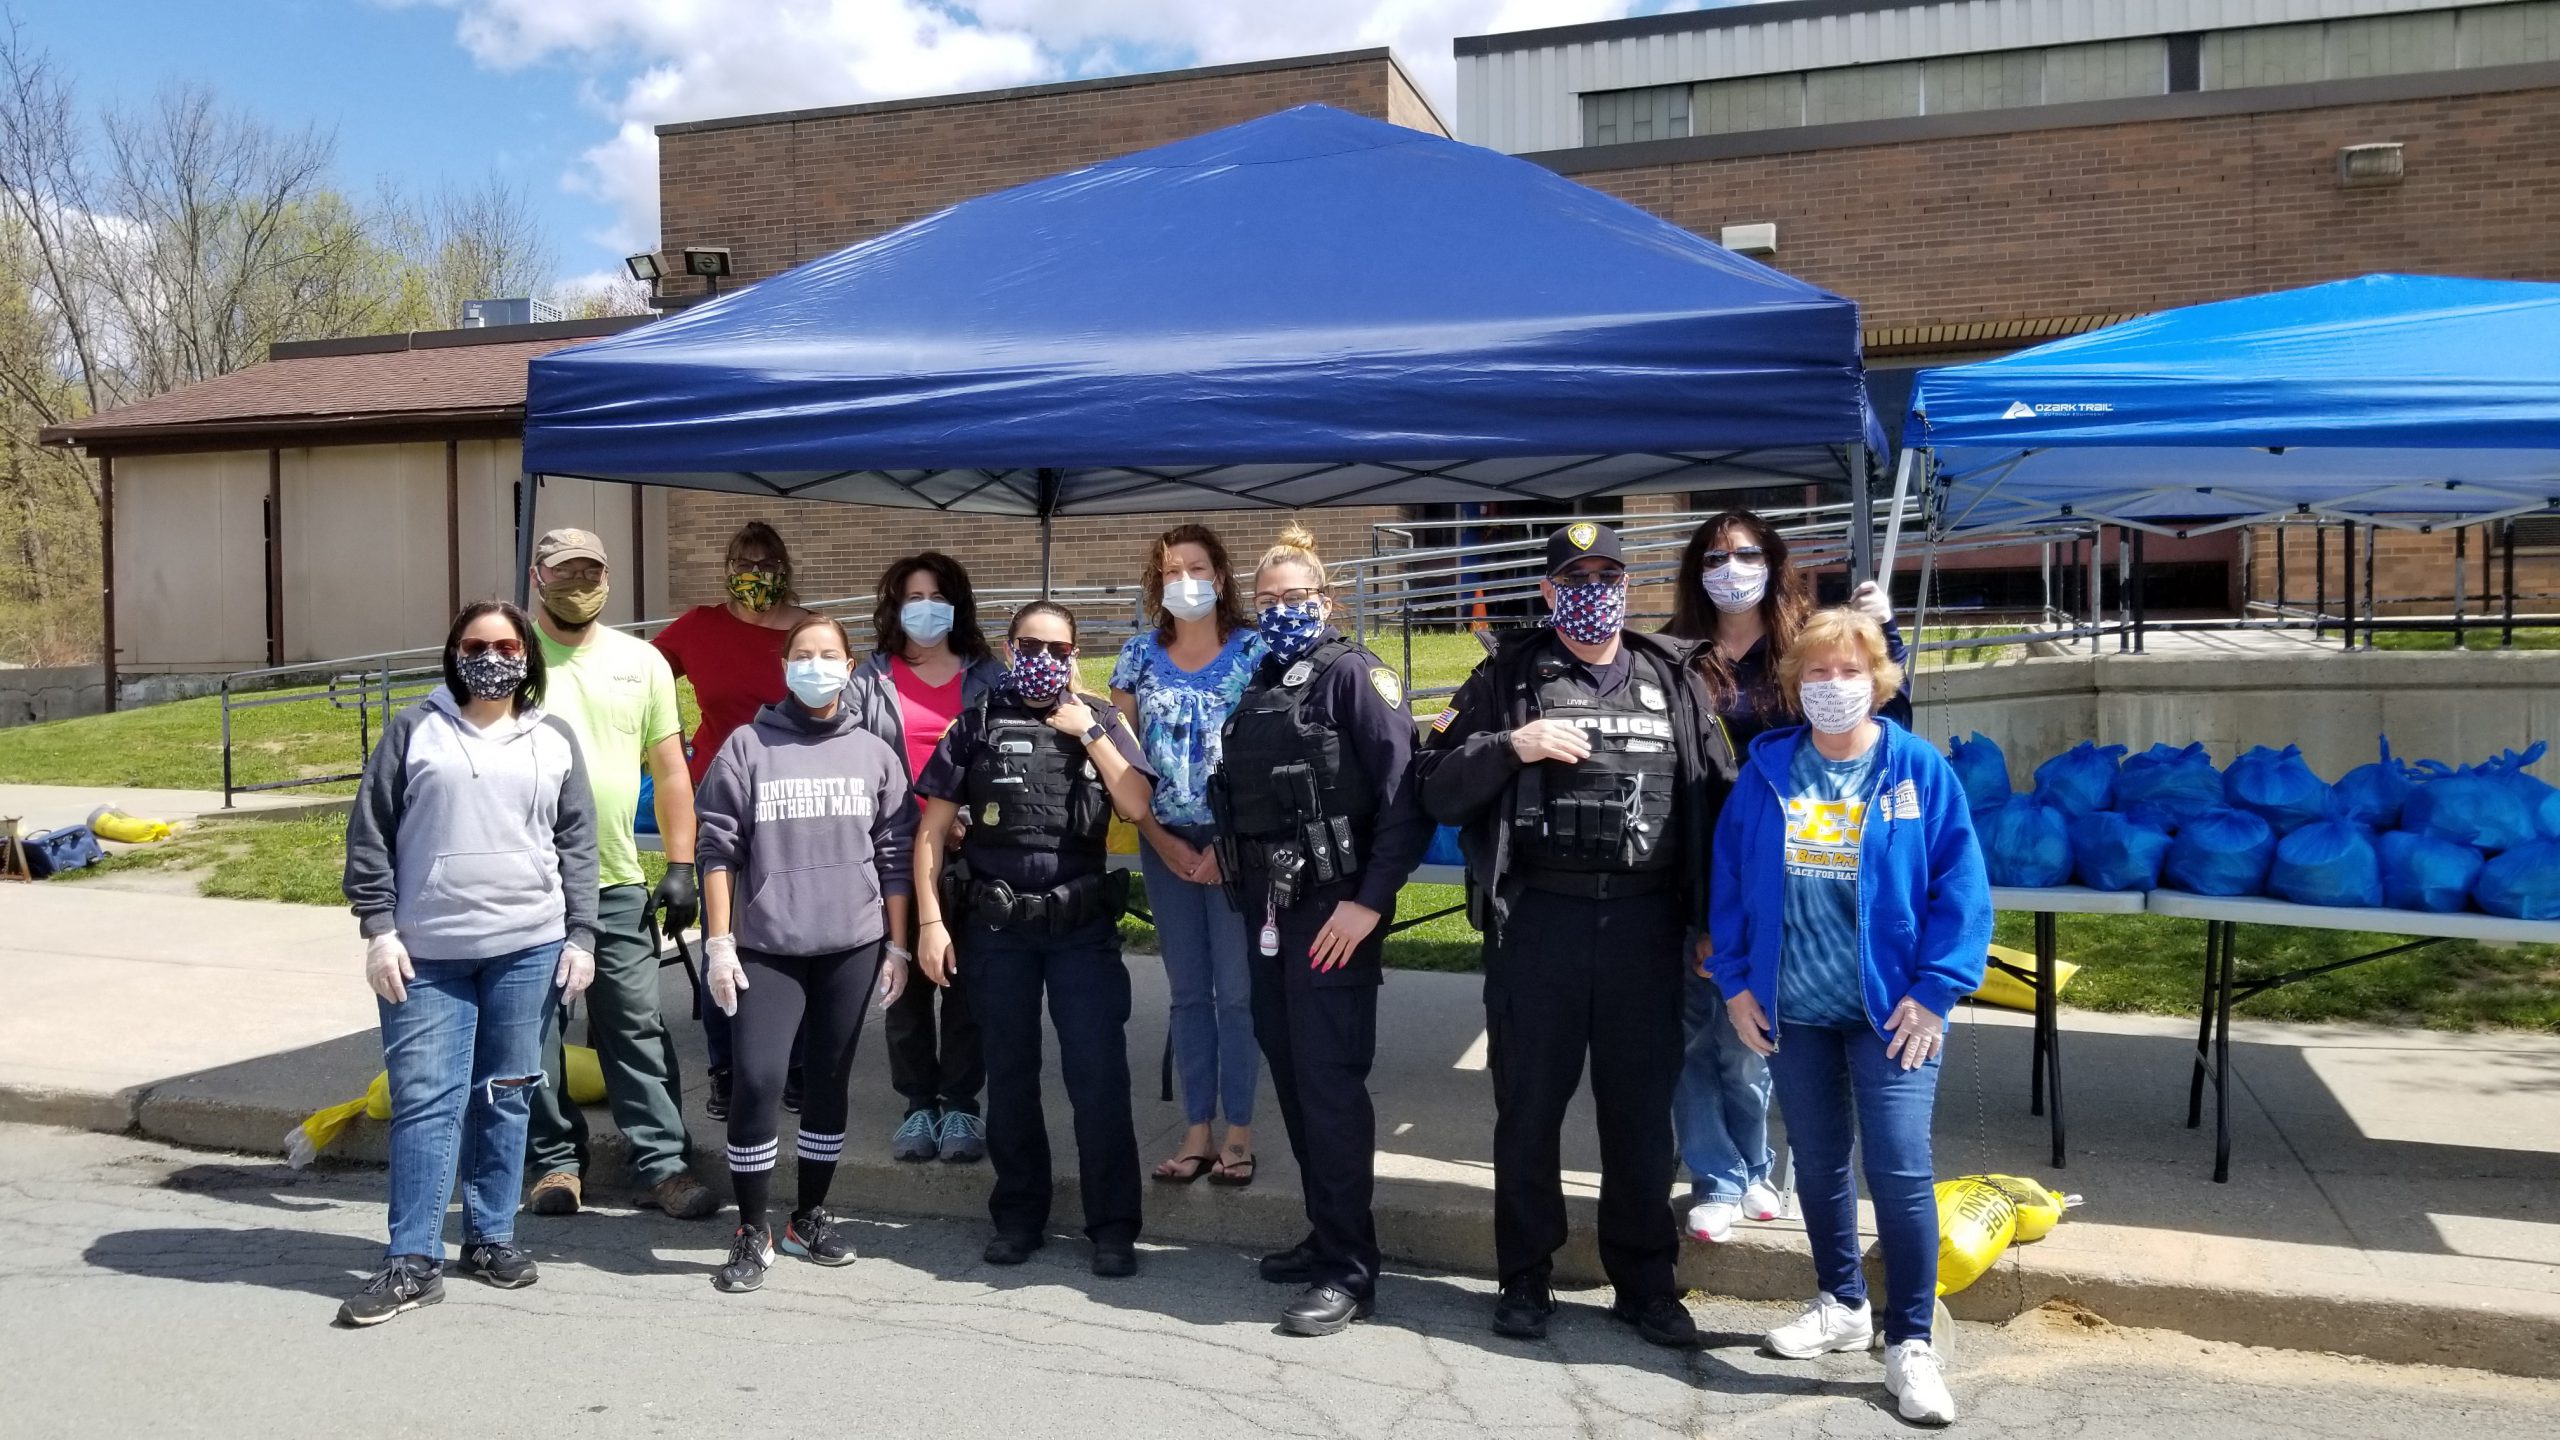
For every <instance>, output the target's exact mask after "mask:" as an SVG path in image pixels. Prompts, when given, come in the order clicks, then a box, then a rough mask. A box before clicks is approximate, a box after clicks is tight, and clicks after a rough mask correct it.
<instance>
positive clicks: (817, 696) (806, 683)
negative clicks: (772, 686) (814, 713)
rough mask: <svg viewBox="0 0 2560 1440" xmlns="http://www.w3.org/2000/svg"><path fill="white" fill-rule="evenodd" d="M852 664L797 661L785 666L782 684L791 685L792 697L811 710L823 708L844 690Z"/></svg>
mask: <svg viewBox="0 0 2560 1440" xmlns="http://www.w3.org/2000/svg"><path fill="white" fill-rule="evenodd" d="M852 672H853V667H852V666H851V665H849V664H847V663H846V662H844V661H842V660H827V659H810V660H794V661H792V662H791V663H789V664H787V665H785V666H783V667H782V683H783V684H785V685H788V686H790V687H791V695H792V698H794V699H796V700H798V701H799V702H800V703H801V704H803V705H806V706H808V707H809V708H810V709H812V710H823V709H825V708H826V706H827V702H829V701H831V700H833V699H835V698H836V696H838V695H840V694H842V693H844V685H845V680H846V678H847V677H848V676H850V675H851V674H852Z"/></svg>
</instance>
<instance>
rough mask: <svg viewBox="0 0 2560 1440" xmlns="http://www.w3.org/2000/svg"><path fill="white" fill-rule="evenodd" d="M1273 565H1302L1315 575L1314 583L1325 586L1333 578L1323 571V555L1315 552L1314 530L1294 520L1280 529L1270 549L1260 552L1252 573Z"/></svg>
mask: <svg viewBox="0 0 2560 1440" xmlns="http://www.w3.org/2000/svg"><path fill="white" fill-rule="evenodd" d="M1274 565H1303V566H1305V567H1306V568H1307V573H1309V574H1311V575H1313V576H1315V577H1316V584H1318V585H1320V586H1324V587H1326V588H1331V586H1332V584H1333V578H1332V577H1331V576H1329V575H1327V574H1326V573H1325V568H1324V559H1323V557H1321V556H1319V555H1317V554H1316V537H1315V532H1314V531H1311V530H1309V529H1308V528H1307V527H1306V526H1304V525H1301V524H1299V523H1298V522H1297V521H1295V520H1292V521H1290V522H1289V524H1288V526H1287V527H1286V528H1284V529H1283V530H1281V532H1280V538H1279V539H1277V540H1274V541H1272V542H1271V548H1270V549H1268V550H1265V551H1263V552H1262V559H1261V560H1260V561H1259V562H1257V563H1256V564H1255V565H1254V567H1253V573H1254V574H1256V575H1260V574H1261V573H1262V572H1263V571H1265V570H1268V569H1270V568H1271V567H1272V566H1274Z"/></svg>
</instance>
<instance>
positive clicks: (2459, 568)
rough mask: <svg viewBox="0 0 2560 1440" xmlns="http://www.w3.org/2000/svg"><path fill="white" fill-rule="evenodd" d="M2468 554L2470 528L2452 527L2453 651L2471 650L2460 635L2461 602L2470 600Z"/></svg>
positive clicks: (2466, 526) (2464, 526) (2469, 548)
mask: <svg viewBox="0 0 2560 1440" xmlns="http://www.w3.org/2000/svg"><path fill="white" fill-rule="evenodd" d="M2470 552H2471V527H2470V526H2468V525H2456V526H2454V527H2453V648H2454V649H2456V650H2468V649H2470V648H2471V646H2470V645H2469V644H2468V643H2466V642H2465V641H2464V639H2463V634H2462V611H2463V603H2462V602H2463V601H2464V600H2466V599H2469V598H2470V597H2469V595H2468V594H2467V593H2466V592H2468V591H2469V590H2470V588H2471V576H2470V574H2469V571H2470V566H2469V565H2468V564H2466V563H2465V562H2466V561H2468V560H2469V559H2470V558H2471V553H2470Z"/></svg>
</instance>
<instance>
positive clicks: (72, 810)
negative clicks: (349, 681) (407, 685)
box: [0, 784, 349, 849]
mask: <svg viewBox="0 0 2560 1440" xmlns="http://www.w3.org/2000/svg"><path fill="white" fill-rule="evenodd" d="M348 804H349V801H348V798H347V797H346V796H344V795H313V794H310V793H307V792H304V793H296V792H294V791H290V790H270V791H265V792H261V793H259V794H255V795H234V796H233V797H232V799H231V807H230V808H229V809H225V808H224V807H223V804H222V792H221V791H219V790H152V789H146V788H142V787H137V786H128V785H16V784H0V816H16V817H18V819H19V820H20V821H22V822H23V823H24V827H25V832H26V833H27V834H29V835H34V834H39V833H41V832H43V831H46V830H58V829H60V828H62V827H63V826H65V825H85V824H87V823H88V821H89V817H90V816H91V815H92V814H94V813H96V811H97V809H98V807H99V806H101V805H110V806H113V807H115V808H116V809H118V810H122V811H123V812H124V813H126V814H127V815H131V816H134V817H135V818H137V819H141V820H166V821H168V822H169V823H170V824H172V825H179V826H184V825H188V824H192V823H196V822H200V821H204V820H227V819H252V818H257V817H260V816H264V817H266V818H269V819H276V818H281V817H284V816H290V815H313V814H319V813H321V812H323V811H329V810H344V809H346V808H347V806H348ZM113 848H119V849H121V848H128V847H120V846H119V847H113Z"/></svg>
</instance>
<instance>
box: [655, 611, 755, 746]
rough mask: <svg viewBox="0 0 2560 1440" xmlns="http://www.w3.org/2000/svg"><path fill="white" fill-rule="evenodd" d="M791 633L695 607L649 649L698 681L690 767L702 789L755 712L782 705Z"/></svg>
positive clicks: (753, 717)
mask: <svg viewBox="0 0 2560 1440" xmlns="http://www.w3.org/2000/svg"><path fill="white" fill-rule="evenodd" d="M787 636H788V632H787V631H782V630H775V629H772V628H770V627H768V626H763V625H754V624H750V623H748V622H747V621H744V620H741V619H739V618H738V617H737V616H735V615H732V614H730V613H729V607H728V606H726V605H696V606H695V607H693V608H692V609H690V610H687V611H686V612H684V613H683V614H682V615H679V616H677V617H676V618H675V623H674V624H671V625H669V626H668V627H667V628H666V629H664V630H661V631H659V632H658V638H657V639H655V640H652V641H650V642H649V643H650V644H652V645H655V646H657V647H658V653H659V654H661V655H664V656H666V657H667V664H668V666H669V667H670V668H672V669H673V670H674V671H675V672H676V674H677V675H678V676H680V677H684V678H689V679H691V680H692V681H693V698H694V702H695V703H696V704H697V705H699V706H700V707H701V709H702V726H701V728H700V729H698V730H696V731H694V732H693V756H692V759H691V761H690V762H689V763H690V766H691V768H692V770H693V783H694V784H695V785H697V786H698V785H700V784H701V783H702V777H703V776H704V775H705V774H707V773H709V771H710V769H711V761H712V757H714V756H716V755H718V754H719V753H720V744H721V742H722V741H724V740H727V739H728V738H729V732H730V731H732V730H735V729H737V728H738V727H739V726H741V725H747V724H752V723H753V722H754V720H755V718H756V712H757V711H758V710H761V709H763V708H764V707H765V706H767V705H771V704H773V703H775V702H776V701H778V700H780V699H781V698H782V697H783V695H784V694H786V693H787V692H786V691H785V689H784V688H783V684H782V642H783V640H784V639H785V638H787Z"/></svg>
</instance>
